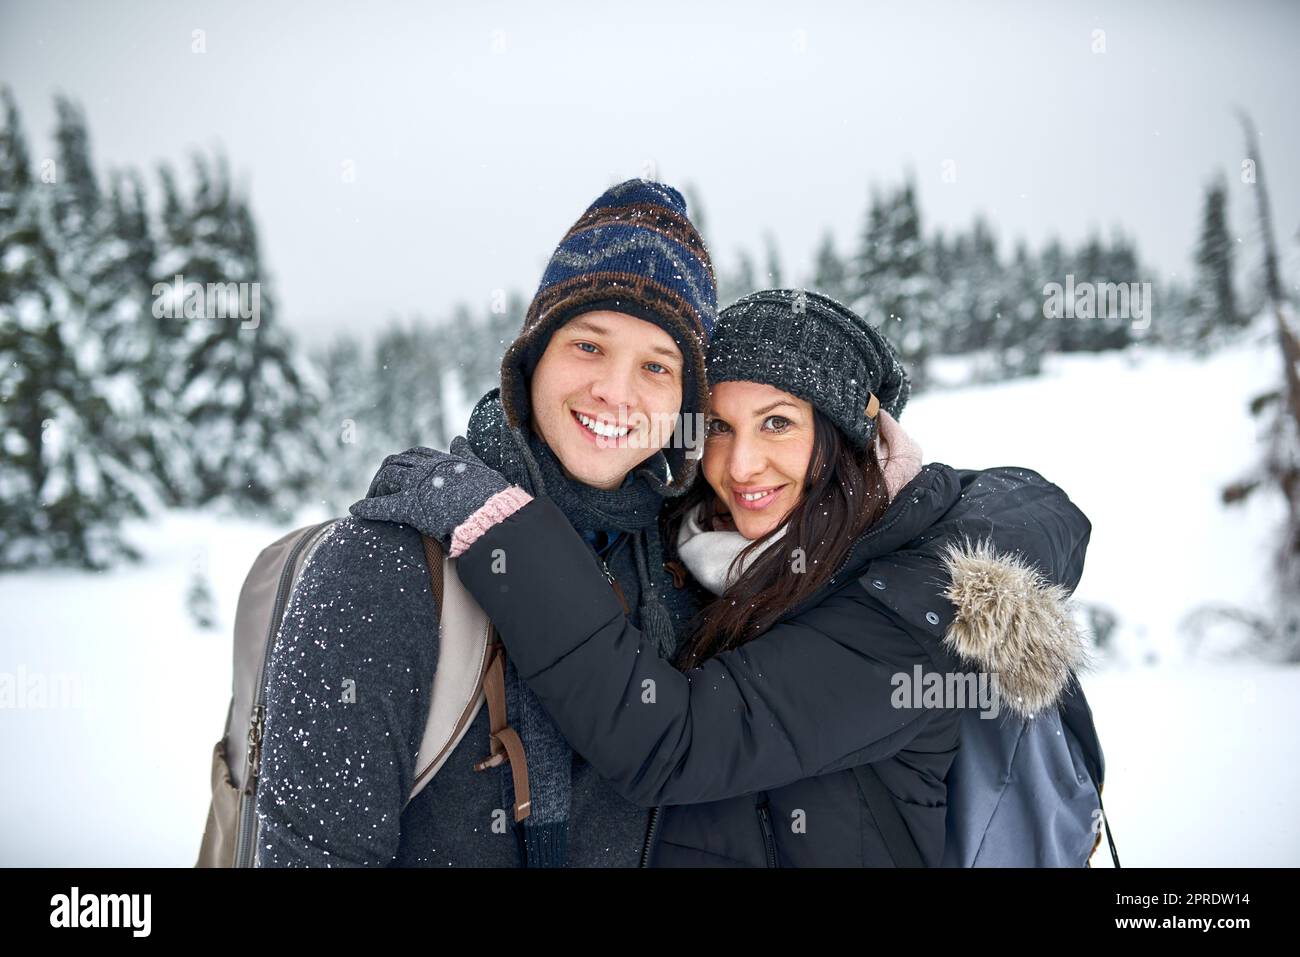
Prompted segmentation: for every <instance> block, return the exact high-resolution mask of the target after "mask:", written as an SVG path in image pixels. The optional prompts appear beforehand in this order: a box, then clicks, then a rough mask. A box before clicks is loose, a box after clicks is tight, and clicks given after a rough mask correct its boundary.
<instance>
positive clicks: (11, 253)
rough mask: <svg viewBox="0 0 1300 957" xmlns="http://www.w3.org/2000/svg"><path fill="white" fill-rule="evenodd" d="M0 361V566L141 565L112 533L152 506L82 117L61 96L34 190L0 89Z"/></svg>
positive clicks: (123, 326) (106, 211) (110, 221)
mask: <svg viewBox="0 0 1300 957" xmlns="http://www.w3.org/2000/svg"><path fill="white" fill-rule="evenodd" d="M5 112H6V133H5V141H6V146H5V150H4V152H5V158H4V160H3V165H4V169H3V171H2V172H0V177H3V179H4V181H5V184H4V185H3V186H0V192H3V193H4V194H5V195H6V197H7V198H8V199H7V201H6V202H5V203H4V206H5V213H4V220H5V222H4V224H3V225H0V233H3V234H4V238H3V239H0V243H3V244H4V246H5V249H4V254H3V255H2V256H0V260H2V261H3V267H2V271H3V272H4V273H5V279H4V280H3V284H4V286H5V287H6V288H5V292H4V293H3V294H0V298H3V300H4V303H3V305H0V309H3V310H4V311H5V312H7V313H10V315H8V316H5V317H3V321H0V328H2V329H3V332H0V355H3V357H4V360H5V365H6V367H7V368H6V373H5V379H6V381H5V383H4V385H3V387H0V393H2V394H3V397H4V398H3V408H4V413H3V415H4V419H5V421H4V427H3V431H4V435H5V440H4V441H5V447H6V452H7V455H6V459H7V460H8V461H9V463H10V465H9V466H7V467H6V473H7V474H6V476H5V483H4V484H5V486H6V488H5V494H4V498H5V500H6V509H5V511H6V513H7V514H8V515H9V516H11V517H10V518H9V519H8V520H7V521H6V522H5V523H4V524H5V532H4V541H3V543H0V563H2V564H4V565H6V566H9V567H14V566H18V565H34V564H74V565H78V566H82V567H86V568H96V569H101V568H106V567H108V566H109V565H111V564H112V563H113V562H114V561H116V560H118V559H120V558H135V557H138V553H137V552H136V550H135V549H134V548H133V547H132V546H130V545H129V544H128V543H126V542H125V541H124V540H123V538H122V536H121V534H120V524H121V521H122V520H123V519H124V518H127V517H129V516H132V515H143V514H144V513H145V509H146V505H147V504H148V503H149V502H150V501H151V500H152V492H151V489H150V486H149V482H148V479H147V476H145V475H142V474H141V473H140V472H139V470H138V467H137V465H138V463H137V461H136V458H135V455H136V452H137V450H138V431H137V430H138V424H139V416H138V413H139V408H140V403H139V394H138V391H137V389H136V384H135V379H134V376H133V371H134V370H133V367H132V364H131V356H132V353H133V347H132V345H131V339H132V336H133V334H134V329H133V328H132V327H131V324H130V321H129V318H128V317H127V316H125V315H124V313H123V312H122V311H121V310H119V309H118V308H117V305H118V304H117V303H116V302H114V301H113V300H112V299H111V298H110V296H109V295H108V293H107V291H101V289H100V286H99V282H100V281H105V282H106V281H107V278H108V277H109V276H111V275H112V274H113V269H112V265H111V264H112V262H113V261H114V257H116V256H118V255H119V254H120V252H121V244H120V243H119V242H118V237H117V236H116V234H115V232H114V230H115V227H116V225H117V223H116V221H115V217H114V209H113V206H112V204H111V203H106V202H105V200H104V197H103V195H102V192H101V190H100V187H99V183H98V181H97V179H96V178H95V174H94V166H93V162H92V160H91V152H90V143H89V135H88V132H87V130H86V124H85V118H84V116H83V114H82V112H81V110H80V109H79V108H78V107H77V106H76V105H75V104H74V103H72V102H71V101H70V100H67V99H65V98H62V97H60V98H58V99H57V100H56V112H57V116H58V123H57V127H56V132H55V138H56V143H57V154H56V158H55V159H54V160H53V161H49V162H48V163H47V164H44V165H43V169H42V178H41V182H40V183H39V184H37V183H35V182H34V181H33V179H32V177H31V176H30V175H29V171H28V172H27V173H23V172H19V170H23V169H28V168H27V163H28V162H29V160H28V157H27V153H26V149H25V147H24V146H23V140H22V135H21V131H20V129H19V119H18V115H17V110H16V108H15V107H14V105H13V102H12V99H11V98H10V97H9V96H8V95H7V94H6V102H5Z"/></svg>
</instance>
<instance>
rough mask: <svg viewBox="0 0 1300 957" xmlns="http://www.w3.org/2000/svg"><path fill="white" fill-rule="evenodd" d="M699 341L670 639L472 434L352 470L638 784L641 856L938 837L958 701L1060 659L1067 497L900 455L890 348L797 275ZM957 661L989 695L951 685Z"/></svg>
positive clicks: (791, 858) (738, 308) (1082, 529)
mask: <svg viewBox="0 0 1300 957" xmlns="http://www.w3.org/2000/svg"><path fill="white" fill-rule="evenodd" d="M708 369H709V379H710V385H711V389H712V396H711V408H710V413H709V419H708V430H707V439H706V442H705V448H704V461H703V473H704V476H705V479H706V483H707V484H706V485H699V486H697V488H696V489H694V490H693V491H692V492H691V493H689V495H688V497H687V498H686V499H685V500H684V501H683V502H682V504H681V506H680V507H679V508H676V509H674V510H673V512H672V514H671V515H669V516H668V523H669V526H670V527H669V528H668V538H667V540H668V541H675V542H677V544H678V548H677V553H678V555H679V557H680V559H681V561H682V562H683V563H684V564H685V565H686V567H687V568H688V569H689V570H690V572H691V574H692V575H693V576H694V578H695V579H696V580H697V581H698V582H700V583H701V584H703V585H704V586H705V587H707V588H708V589H709V590H710V591H712V592H713V593H714V594H715V595H716V598H715V599H714V600H713V601H712V602H711V603H710V604H709V605H707V606H706V607H705V609H704V611H703V612H702V613H701V615H700V617H699V627H698V630H697V632H696V634H695V635H694V636H693V637H692V638H691V639H689V640H688V641H686V642H685V643H684V644H683V646H682V647H681V648H679V649H678V655H677V658H676V661H675V663H670V662H669V661H667V660H664V659H663V658H661V657H660V656H659V654H658V653H657V649H656V648H655V646H654V645H653V644H652V643H650V642H649V641H647V640H646V639H644V638H643V636H642V635H641V633H640V632H639V631H638V630H637V629H635V628H633V627H632V626H631V625H630V624H628V622H627V621H626V619H625V618H624V611H625V609H624V608H623V607H622V605H621V604H620V601H619V598H618V597H617V595H616V593H615V592H614V591H612V590H611V589H610V588H609V587H608V584H607V583H606V576H605V575H604V574H602V570H601V567H600V564H599V562H598V560H597V559H596V558H595V557H594V555H593V554H592V552H591V550H590V548H589V547H588V546H587V545H586V544H585V543H584V542H583V541H582V540H581V538H580V537H579V536H577V534H576V533H574V532H572V531H571V530H569V529H568V528H567V523H566V522H565V520H564V517H563V515H562V514H560V513H559V512H558V510H557V509H556V508H555V507H554V506H553V505H552V504H551V503H549V502H547V501H546V500H544V499H538V500H535V501H534V500H532V499H530V498H529V496H527V495H526V494H525V493H523V492H522V490H520V489H518V488H514V487H511V486H508V485H507V483H506V482H505V481H504V480H503V479H502V478H500V476H498V475H496V473H494V472H492V471H491V470H490V469H487V468H486V467H485V466H483V465H482V464H481V463H479V462H477V461H475V460H473V459H472V457H470V456H468V455H465V454H460V455H445V454H442V453H434V452H431V451H429V450H424V449H420V450H412V452H411V453H408V454H407V455H405V456H401V457H397V458H396V460H394V461H392V462H390V464H389V474H388V475H387V476H386V477H383V480H377V482H376V483H375V485H374V487H373V492H372V494H374V495H378V496H383V497H384V498H385V499H386V500H387V503H386V504H387V505H388V506H389V507H390V511H389V514H392V512H391V506H392V504H393V503H394V502H396V503H397V504H398V505H400V506H401V507H402V508H403V509H404V512H405V515H406V519H405V520H407V521H408V522H409V523H410V524H413V525H416V526H417V527H418V528H420V529H421V530H422V531H424V532H425V533H426V534H430V535H433V536H435V537H438V538H440V539H441V540H442V541H444V542H445V543H448V544H449V547H450V548H451V554H453V555H458V556H459V572H460V577H461V580H462V581H463V582H464V584H465V585H466V586H467V587H468V588H469V590H470V591H471V593H473V594H474V596H475V598H477V599H478V601H479V603H480V604H481V605H482V606H483V608H484V610H485V611H486V612H487V613H488V615H489V616H490V617H491V619H492V620H493V622H494V623H495V624H496V626H497V628H498V630H499V632H500V634H501V637H502V640H503V641H504V642H505V644H506V647H507V649H508V651H509V653H510V655H511V657H512V658H513V660H514V662H515V665H516V667H517V669H518V671H519V673H520V674H521V675H522V676H523V677H524V679H525V680H526V681H527V682H528V684H529V686H530V687H531V688H532V689H533V691H534V692H535V693H536V694H537V695H538V697H539V698H540V699H541V700H542V702H543V704H544V705H545V706H546V708H547V710H548V711H549V712H550V713H551V715H552V717H553V718H554V719H555V722H556V724H557V725H558V726H559V727H560V729H561V730H562V731H563V732H564V734H565V736H566V737H567V738H568V740H569V742H570V744H571V745H572V746H573V747H574V749H575V750H576V751H577V752H578V753H580V754H581V755H583V757H585V758H586V759H587V760H588V761H590V762H591V763H592V765H594V766H595V767H596V768H597V769H598V770H599V771H600V773H601V774H603V775H604V776H605V777H606V778H608V779H609V780H610V781H611V782H612V783H613V784H614V786H615V787H616V788H617V789H618V790H619V791H620V792H621V793H622V794H624V795H625V796H626V797H627V798H628V799H629V800H631V801H635V802H637V803H640V804H643V805H645V806H649V807H657V808H658V811H657V812H656V814H655V815H654V816H653V817H652V819H651V825H650V828H651V840H650V841H648V842H647V850H648V855H647V857H648V860H646V861H643V862H642V863H643V864H649V865H651V866H709V865H719V866H765V865H766V866H776V865H780V866H891V865H902V864H924V865H926V866H935V865H938V864H939V863H940V860H941V858H942V855H943V849H944V833H945V810H946V796H947V791H946V777H947V773H948V769H949V767H950V766H951V764H952V761H953V757H954V755H955V753H956V749H957V746H958V743H959V734H958V719H959V717H960V708H961V707H963V706H965V707H984V708H993V709H996V707H998V706H999V704H1000V705H1002V706H1006V707H1010V708H1012V709H1013V710H1015V711H1017V712H1019V713H1022V714H1023V713H1032V712H1033V711H1035V710H1038V709H1041V708H1044V707H1048V706H1050V705H1051V704H1052V703H1053V702H1054V701H1055V700H1056V699H1057V698H1058V696H1059V695H1060V694H1061V692H1062V690H1063V689H1064V688H1065V686H1066V684H1067V682H1068V681H1069V679H1070V677H1071V674H1072V672H1073V670H1074V669H1075V668H1076V667H1078V666H1079V665H1080V664H1081V662H1082V661H1083V660H1084V655H1085V652H1084V647H1083V643H1082V641H1081V639H1080V637H1079V635H1078V634H1077V632H1076V631H1075V630H1074V629H1073V628H1072V627H1071V626H1070V624H1069V618H1068V615H1067V614H1066V613H1065V610H1064V607H1063V604H1062V602H1063V600H1064V595H1065V591H1064V590H1063V589H1062V586H1063V588H1064V589H1072V588H1073V587H1074V585H1075V584H1077V582H1078V579H1079V576H1080V574H1081V573H1082V561H1083V557H1082V556H1083V551H1084V548H1085V547H1086V543H1087V539H1088V535H1089V532H1090V525H1089V523H1088V520H1087V518H1086V517H1085V516H1084V515H1083V514H1082V513H1081V512H1080V511H1079V510H1078V509H1077V508H1076V507H1075V506H1073V505H1072V504H1071V503H1070V502H1069V500H1068V498H1066V496H1065V494H1064V493H1063V492H1061V490H1060V489H1058V488H1056V486H1054V485H1051V484H1050V483H1048V482H1046V481H1045V480H1043V479H1042V478H1041V477H1040V476H1038V475H1037V474H1035V473H1033V472H1030V471H1028V470H1023V469H992V470H988V471H985V472H972V471H958V470H955V469H952V468H950V467H948V466H945V465H939V464H931V465H926V466H924V467H921V466H920V456H919V450H917V449H916V448H915V446H914V445H912V443H911V442H910V441H909V440H908V439H907V437H906V436H905V434H903V432H902V430H901V429H900V428H898V426H897V423H896V422H895V421H894V416H897V415H898V414H899V413H901V411H902V408H903V406H904V404H905V403H906V401H907V397H908V391H909V387H908V379H907V376H906V374H905V372H904V370H903V369H902V367H901V366H900V364H899V363H898V361H897V359H896V358H895V356H894V353H893V351H892V349H891V348H890V347H889V345H888V343H887V341H886V340H885V339H884V337H883V336H881V335H880V334H879V333H878V332H877V331H876V330H875V329H874V328H872V327H871V326H870V325H868V324H867V323H866V322H864V321H863V320H862V319H861V318H860V317H858V316H856V315H855V314H854V313H853V312H852V311H851V310H849V309H847V308H846V307H844V306H842V305H841V304H839V303H837V302H835V301H834V300H831V299H829V298H827V297H825V296H820V295H818V294H815V293H805V292H802V291H795V290H769V291H765V292H761V293H756V294H754V295H752V296H748V297H746V298H745V299H742V300H740V301H739V302H737V303H736V304H735V305H733V306H732V307H730V308H729V309H727V310H725V311H724V312H723V313H722V314H721V315H720V316H719V318H718V322H717V325H716V326H715V329H714V335H713V339H712V341H711V343H710V348H709V355H708ZM464 451H465V450H464V447H463V445H461V446H460V447H459V448H457V447H455V446H454V447H453V452H457V453H464ZM359 504H361V503H359ZM356 509H357V507H356V506H354V514H357V511H356ZM1031 566H1036V569H1035V567H1031ZM1039 573H1041V575H1040V574H1039ZM976 670H978V672H980V674H979V675H977V674H975V673H974V672H975V671H976ZM984 672H993V673H995V674H996V675H997V683H998V689H999V691H1000V692H1001V696H1000V698H996V699H989V698H988V697H985V698H980V699H978V700H971V699H965V700H957V699H958V695H957V692H959V691H960V690H962V689H963V688H964V689H966V690H968V691H969V689H971V688H972V687H974V686H975V685H977V684H978V682H976V681H970V680H967V679H968V678H978V677H986V676H985V675H983V673H984ZM981 687H983V686H981Z"/></svg>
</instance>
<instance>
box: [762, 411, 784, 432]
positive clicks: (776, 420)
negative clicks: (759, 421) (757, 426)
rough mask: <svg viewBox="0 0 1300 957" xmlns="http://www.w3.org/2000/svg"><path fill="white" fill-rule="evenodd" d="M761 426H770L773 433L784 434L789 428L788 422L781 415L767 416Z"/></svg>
mask: <svg viewBox="0 0 1300 957" xmlns="http://www.w3.org/2000/svg"><path fill="white" fill-rule="evenodd" d="M763 425H764V426H770V427H771V429H772V431H773V432H784V431H785V430H786V429H788V428H790V420H789V419H787V418H786V417H785V416H783V415H769V416H768V417H767V420H766V421H765V422H764V423H763Z"/></svg>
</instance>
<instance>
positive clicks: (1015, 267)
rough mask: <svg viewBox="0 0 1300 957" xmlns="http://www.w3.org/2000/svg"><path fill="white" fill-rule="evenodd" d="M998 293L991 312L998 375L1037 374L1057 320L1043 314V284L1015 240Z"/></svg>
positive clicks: (1024, 249)
mask: <svg viewBox="0 0 1300 957" xmlns="http://www.w3.org/2000/svg"><path fill="white" fill-rule="evenodd" d="M1000 285H1001V288H1002V295H1001V296H1000V298H999V302H998V311H997V313H996V314H995V316H994V318H995V326H994V334H993V343H994V349H995V356H996V360H997V362H998V366H999V374H1000V377H1001V378H1010V377H1012V376H1023V375H1037V374H1038V373H1039V372H1040V371H1041V369H1042V362H1043V357H1044V356H1045V355H1047V353H1049V352H1050V351H1051V350H1052V348H1053V346H1054V344H1055V340H1056V335H1057V328H1056V326H1057V323H1059V322H1060V321H1061V320H1057V319H1048V318H1046V317H1044V315H1043V286H1044V285H1045V283H1044V282H1043V281H1042V280H1041V278H1040V275H1039V269H1038V266H1037V265H1036V263H1035V261H1034V256H1033V254H1032V253H1031V252H1030V251H1029V247H1028V245H1027V244H1026V243H1025V242H1024V241H1023V240H1021V241H1020V242H1017V243H1016V248H1015V252H1014V253H1013V254H1012V257H1011V263H1010V265H1008V266H1007V268H1006V269H1004V270H1003V271H1002V276H1001V279H1000Z"/></svg>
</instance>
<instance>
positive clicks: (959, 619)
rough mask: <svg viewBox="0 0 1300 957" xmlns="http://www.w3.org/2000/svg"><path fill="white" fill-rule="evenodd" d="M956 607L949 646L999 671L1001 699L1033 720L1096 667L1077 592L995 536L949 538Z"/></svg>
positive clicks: (948, 593)
mask: <svg viewBox="0 0 1300 957" xmlns="http://www.w3.org/2000/svg"><path fill="white" fill-rule="evenodd" d="M944 568H945V569H946V570H947V573H948V578H949V581H950V584H949V585H948V587H947V589H945V591H944V593H943V595H944V597H945V598H947V599H948V600H949V601H950V602H952V604H953V606H954V608H955V615H954V617H953V620H952V623H951V624H950V625H949V626H948V630H947V633H946V634H945V636H944V644H945V645H946V646H947V647H948V648H949V650H951V651H953V652H955V653H956V654H957V655H959V656H960V657H961V658H963V659H965V660H967V661H970V662H972V663H974V664H975V665H976V666H977V667H978V668H979V670H980V671H982V672H985V673H989V674H994V675H997V688H998V693H999V695H1000V698H1001V702H1002V703H1003V704H1004V705H1005V706H1006V707H1008V708H1010V709H1011V710H1012V711H1013V712H1015V713H1016V714H1019V715H1022V716H1025V717H1032V716H1033V715H1034V714H1036V713H1038V712H1041V711H1043V710H1045V709H1047V708H1050V707H1052V706H1053V705H1055V704H1056V702H1057V701H1058V699H1059V698H1060V696H1061V694H1062V692H1063V691H1064V690H1065V687H1066V685H1067V684H1068V683H1069V680H1070V676H1071V674H1073V673H1077V672H1080V671H1085V670H1087V669H1088V668H1089V667H1091V665H1092V658H1091V655H1090V652H1089V647H1088V642H1087V640H1086V639H1085V637H1084V635H1083V633H1082V632H1081V631H1080V629H1079V626H1078V624H1077V623H1076V620H1075V610H1074V607H1073V605H1072V603H1071V601H1070V597H1069V595H1070V593H1069V591H1067V590H1066V588H1065V587H1063V586H1062V585H1059V584H1053V583H1051V582H1050V581H1048V580H1047V579H1046V578H1044V576H1043V575H1042V574H1041V573H1040V572H1039V571H1038V570H1037V569H1036V568H1034V567H1033V566H1032V565H1030V564H1029V563H1028V562H1026V561H1025V560H1024V559H1022V558H1019V557H1017V556H1015V555H1011V554H999V553H998V552H997V551H996V550H995V549H994V547H993V544H992V542H990V541H987V540H985V541H981V542H975V543H972V542H970V541H963V542H961V543H960V544H957V543H950V544H949V545H948V546H947V548H946V550H945V554H944Z"/></svg>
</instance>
